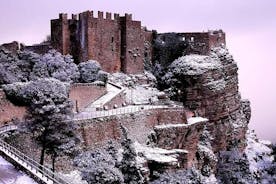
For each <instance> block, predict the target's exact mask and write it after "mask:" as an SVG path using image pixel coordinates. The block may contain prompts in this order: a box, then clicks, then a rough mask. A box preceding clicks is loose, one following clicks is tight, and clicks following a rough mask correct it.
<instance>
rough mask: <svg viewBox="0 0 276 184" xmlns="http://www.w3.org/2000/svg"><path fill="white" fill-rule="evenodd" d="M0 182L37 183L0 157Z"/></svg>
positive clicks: (0, 183)
mask: <svg viewBox="0 0 276 184" xmlns="http://www.w3.org/2000/svg"><path fill="white" fill-rule="evenodd" d="M0 184H37V183H36V182H35V181H34V180H33V179H31V178H30V177H29V176H27V175H26V174H24V173H22V172H21V171H18V170H16V169H15V168H14V166H13V165H12V164H10V163H9V162H7V161H6V160H5V159H3V158H2V157H0Z"/></svg>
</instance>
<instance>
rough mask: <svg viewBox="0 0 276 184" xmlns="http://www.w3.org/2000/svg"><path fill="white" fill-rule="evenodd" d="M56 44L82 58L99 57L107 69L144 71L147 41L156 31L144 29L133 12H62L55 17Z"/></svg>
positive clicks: (53, 35) (62, 50) (53, 23)
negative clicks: (121, 14)
mask: <svg viewBox="0 0 276 184" xmlns="http://www.w3.org/2000/svg"><path fill="white" fill-rule="evenodd" d="M51 42H52V46H53V47H54V48H56V49H57V50H58V51H59V52H61V53H62V54H71V55H73V57H74V59H75V60H76V61H78V62H81V61H87V60H90V59H93V60H97V61H98V62H99V63H100V64H101V66H102V68H103V69H104V70H105V71H107V72H111V73H113V72H120V71H121V72H124V73H141V72H143V71H144V67H143V63H144V61H143V57H144V53H145V46H144V44H145V43H146V42H150V43H151V42H152V32H150V31H146V30H145V29H142V27H141V22H140V21H134V20H132V15H131V14H125V16H119V14H114V17H113V18H112V14H111V13H106V16H105V18H104V16H103V12H98V17H97V18H96V17H94V16H93V11H86V12H83V13H80V14H79V15H78V16H77V15H72V19H69V20H68V18H67V14H60V15H59V19H55V20H51Z"/></svg>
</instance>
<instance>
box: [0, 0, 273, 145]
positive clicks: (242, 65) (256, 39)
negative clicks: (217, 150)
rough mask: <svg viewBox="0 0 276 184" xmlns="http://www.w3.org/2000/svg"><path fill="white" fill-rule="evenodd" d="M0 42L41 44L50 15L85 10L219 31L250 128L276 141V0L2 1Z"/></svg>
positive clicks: (162, 28)
mask: <svg viewBox="0 0 276 184" xmlns="http://www.w3.org/2000/svg"><path fill="white" fill-rule="evenodd" d="M0 5H1V6H0V15H1V16H0V25H1V29H0V43H3V42H10V41H13V40H18V41H20V42H23V43H25V44H33V43H39V42H41V41H42V40H43V39H44V38H45V37H46V35H49V34H50V19H54V18H58V14H59V13H61V12H63V13H68V14H69V15H70V14H71V13H78V12H82V11H86V10H94V11H95V12H96V11H98V10H100V11H105V12H106V11H109V12H116V13H120V14H122V15H123V14H124V13H132V14H133V17H134V19H136V20H141V21H142V25H144V26H147V27H148V29H156V30H158V32H174V31H176V32H177V31H178V32H186V31H207V30H209V29H223V30H224V31H225V32H226V39H227V46H228V48H229V50H230V52H231V53H232V54H233V55H234V58H235V60H236V61H237V63H238V66H239V79H240V91H241V93H242V97H243V98H249V99H250V100H251V103H252V111H253V113H252V120H251V125H250V127H252V128H255V129H256V131H257V133H258V135H259V136H261V137H262V138H266V139H270V140H274V141H276V133H275V132H276V72H275V69H276V53H274V52H276V46H275V43H276V0H228V1H226V0H190V1H186V0H178V1H177V0H169V1H165V0H164V1H162V0H129V1H127V0H113V1H111V0H58V1H53V0H48V1H42V0H24V1H20V0H5V1H1V2H0Z"/></svg>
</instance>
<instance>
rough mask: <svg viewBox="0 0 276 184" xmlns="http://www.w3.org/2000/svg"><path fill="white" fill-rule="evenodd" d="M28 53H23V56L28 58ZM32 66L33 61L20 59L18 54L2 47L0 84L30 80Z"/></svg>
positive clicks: (0, 50) (0, 52)
mask: <svg viewBox="0 0 276 184" xmlns="http://www.w3.org/2000/svg"><path fill="white" fill-rule="evenodd" d="M28 54H29V53H27V52H26V53H22V55H21V56H23V55H24V56H23V57H25V58H26V57H28ZM31 68H32V63H31V62H27V61H26V60H25V59H23V60H20V59H19V57H18V55H17V54H14V53H12V52H10V51H7V50H5V49H4V48H0V85H2V84H11V83H14V82H26V81H28V76H29V71H30V70H31Z"/></svg>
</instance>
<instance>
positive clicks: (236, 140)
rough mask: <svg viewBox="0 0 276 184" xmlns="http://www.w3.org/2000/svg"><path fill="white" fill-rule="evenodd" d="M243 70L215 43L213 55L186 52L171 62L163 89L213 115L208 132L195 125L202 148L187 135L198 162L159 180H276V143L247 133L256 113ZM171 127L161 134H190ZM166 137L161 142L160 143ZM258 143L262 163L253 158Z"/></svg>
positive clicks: (205, 114) (198, 112)
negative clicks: (242, 83)
mask: <svg viewBox="0 0 276 184" xmlns="http://www.w3.org/2000/svg"><path fill="white" fill-rule="evenodd" d="M163 71H164V70H163ZM237 71H238V67H237V63H236V62H235V61H234V59H233V57H232V55H231V54H230V53H229V52H228V50H227V49H226V48H222V47H221V48H214V49H213V50H212V52H211V53H210V54H209V55H208V56H203V55H187V56H182V57H180V58H178V59H176V60H175V61H173V62H172V63H171V64H170V65H169V67H168V68H167V71H166V73H165V75H163V77H162V78H161V81H159V83H160V84H161V86H162V88H165V91H167V92H168V93H169V94H170V97H171V98H172V99H175V100H178V101H181V102H182V103H183V105H184V106H185V107H186V108H188V109H189V110H190V111H191V114H193V115H194V116H201V117H204V118H208V120H209V121H208V122H207V123H206V124H205V128H204V130H203V131H202V130H200V131H198V130H199V129H197V130H193V132H195V131H198V134H199V137H200V138H199V139H196V140H199V141H198V142H197V146H196V147H191V145H185V141H187V137H186V138H185V137H184V138H183V139H182V140H183V142H182V149H187V150H189V151H190V152H191V151H192V152H193V153H194V157H190V160H189V162H191V163H190V166H192V167H188V168H189V169H188V170H179V171H177V172H166V173H165V174H162V175H161V177H160V178H159V179H158V180H156V181H155V182H154V183H175V182H180V183H189V182H190V183H271V182H272V183H273V182H275V168H274V167H275V166H273V156H272V150H271V144H269V145H270V148H269V146H268V145H263V144H261V143H258V141H259V140H258V139H257V138H256V137H255V139H252V136H253V135H252V133H247V131H248V123H249V120H250V117H251V109H250V102H249V101H248V100H242V99H241V95H240V93H239V87H238V72H237ZM167 129H170V128H169V127H167ZM162 131H163V132H164V130H162ZM158 132H160V131H157V133H158ZM167 132H169V133H168V134H163V136H160V137H159V139H160V140H165V139H167V138H170V137H179V135H185V134H183V133H182V132H181V130H180V129H170V130H167ZM164 135H165V136H164ZM253 137H254V136H253ZM160 140H159V141H158V140H157V141H155V142H157V143H159V142H160ZM250 140H251V141H250ZM252 140H254V141H252ZM256 145H257V146H256ZM166 146H167V147H168V145H166ZM173 146H174V147H172V148H174V149H175V148H177V147H179V145H177V144H176V142H174V144H173ZM256 147H261V148H262V149H261V150H260V151H259V152H258V151H257V155H263V156H264V157H262V158H261V159H259V165H258V164H256V162H258V161H256V160H255V161H254V162H255V163H254V162H253V163H252V157H255V159H256V157H258V156H256V152H254V151H252V150H255V151H256V150H257V149H258V148H256ZM264 147H265V148H264ZM252 152H254V154H252ZM252 155H254V156H252ZM271 158H272V159H271ZM191 159H192V160H191ZM253 160H254V159H253ZM260 160H262V161H260ZM264 160H266V161H264ZM268 160H269V161H268ZM260 162H261V164H260ZM264 162H265V163H264ZM256 165H258V166H256ZM260 165H262V166H260ZM274 165H275V164H274ZM254 166H255V167H254ZM252 168H253V169H252ZM268 168H269V169H268ZM267 173H268V174H267ZM243 175H244V177H245V179H243ZM191 178H192V179H191Z"/></svg>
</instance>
